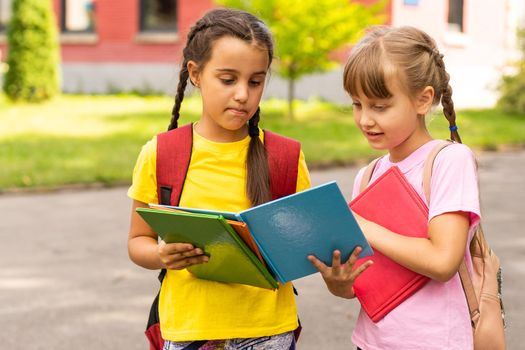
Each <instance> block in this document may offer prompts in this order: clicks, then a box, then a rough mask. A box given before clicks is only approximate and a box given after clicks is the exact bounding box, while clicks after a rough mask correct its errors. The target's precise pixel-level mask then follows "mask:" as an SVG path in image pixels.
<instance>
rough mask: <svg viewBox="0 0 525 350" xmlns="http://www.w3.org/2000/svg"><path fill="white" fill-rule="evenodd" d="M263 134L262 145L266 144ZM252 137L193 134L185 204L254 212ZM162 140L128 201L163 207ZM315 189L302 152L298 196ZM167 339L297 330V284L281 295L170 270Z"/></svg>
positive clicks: (147, 154) (140, 168) (146, 158)
mask: <svg viewBox="0 0 525 350" xmlns="http://www.w3.org/2000/svg"><path fill="white" fill-rule="evenodd" d="M263 135H264V134H263V133H262V132H261V140H263V141H264V137H263ZM249 142H250V137H249V136H248V137H246V138H245V139H243V140H241V141H237V142H229V143H218V142H212V141H209V140H207V139H205V138H203V137H202V136H200V135H198V134H197V133H196V132H195V131H194V132H193V148H192V157H191V161H190V165H189V168H188V173H187V176H186V181H185V183H184V187H183V191H182V194H181V199H180V203H179V204H180V205H181V206H184V207H193V208H208V209H216V210H224V211H232V212H238V211H241V210H244V209H247V208H249V207H250V206H251V205H250V201H249V199H248V198H247V196H246V191H245V187H246V186H245V184H246V166H245V160H246V156H247V153H248V146H249ZM156 155H157V139H156V137H154V138H153V139H152V140H151V141H149V142H148V143H146V144H145V145H144V146H143V148H142V151H141V153H140V155H139V157H138V160H137V163H136V165H135V169H134V171H133V184H132V185H131V187H130V188H129V190H128V196H129V197H131V198H133V199H135V200H138V201H141V202H144V203H158V199H157V181H156ZM308 187H310V177H309V174H308V169H307V167H306V163H305V160H304V155H303V153H302V152H301V154H300V158H299V169H298V174H297V191H302V190H304V189H307V188H308ZM159 313H160V321H161V322H160V325H161V333H162V337H163V338H164V339H167V340H171V341H189V340H211V339H230V338H252V337H261V336H267V335H274V334H279V333H283V332H287V331H291V330H293V329H295V328H296V327H297V309H296V305H295V298H294V295H293V288H292V284H291V283H286V284H284V285H280V287H279V289H277V290H276V291H273V290H267V289H263V288H256V287H251V286H247V285H241V284H235V283H221V282H214V281H207V280H203V279H198V278H195V277H194V276H193V275H192V274H191V273H189V272H188V271H187V270H182V271H179V270H168V272H167V274H166V277H165V278H164V281H163V283H162V287H161V292H160V302H159Z"/></svg>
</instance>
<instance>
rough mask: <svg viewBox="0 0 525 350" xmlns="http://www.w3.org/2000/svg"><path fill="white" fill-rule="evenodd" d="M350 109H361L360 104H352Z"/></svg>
mask: <svg viewBox="0 0 525 350" xmlns="http://www.w3.org/2000/svg"><path fill="white" fill-rule="evenodd" d="M352 107H353V108H354V109H360V108H361V104H360V103H359V102H352Z"/></svg>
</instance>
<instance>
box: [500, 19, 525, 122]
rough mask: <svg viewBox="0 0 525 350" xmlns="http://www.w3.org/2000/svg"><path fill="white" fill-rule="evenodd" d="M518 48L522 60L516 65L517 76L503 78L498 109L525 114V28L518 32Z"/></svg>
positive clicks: (511, 75)
mask: <svg viewBox="0 0 525 350" xmlns="http://www.w3.org/2000/svg"><path fill="white" fill-rule="evenodd" d="M518 47H519V49H520V51H521V59H520V60H519V61H517V62H516V63H515V64H514V68H515V69H516V70H515V74H504V75H503V76H502V78H501V83H500V85H499V91H500V93H501V95H500V98H499V100H498V107H500V108H501V109H503V110H504V111H505V112H514V113H520V114H525V27H523V28H521V29H519V30H518Z"/></svg>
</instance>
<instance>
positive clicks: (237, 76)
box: [128, 9, 310, 350]
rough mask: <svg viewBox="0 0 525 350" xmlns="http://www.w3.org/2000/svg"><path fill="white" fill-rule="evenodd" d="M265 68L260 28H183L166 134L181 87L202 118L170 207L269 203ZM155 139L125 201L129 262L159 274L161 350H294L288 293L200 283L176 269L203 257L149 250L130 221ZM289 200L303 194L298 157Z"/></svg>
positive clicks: (237, 21)
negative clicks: (198, 101)
mask: <svg viewBox="0 0 525 350" xmlns="http://www.w3.org/2000/svg"><path fill="white" fill-rule="evenodd" d="M272 58H273V43H272V38H271V34H270V32H269V30H268V28H267V27H266V26H265V25H264V23H263V22H261V21H260V20H259V19H258V18H256V17H254V16H253V15H251V14H249V13H246V12H242V11H237V10H231V9H215V10H212V11H210V12H208V13H207V14H206V15H205V16H204V17H202V18H201V19H200V20H199V21H197V23H196V24H195V25H194V26H193V27H192V28H191V30H190V32H189V33H188V37H187V43H186V47H185V48H184V50H183V61H182V64H181V71H180V80H179V85H178V89H177V95H176V97H175V106H174V107H173V118H172V120H171V123H170V127H169V129H170V130H171V129H174V128H177V121H178V118H179V110H180V106H181V103H182V100H183V98H184V90H185V88H186V85H187V82H188V79H189V81H190V82H191V84H192V85H194V86H195V87H196V88H197V89H199V90H200V93H201V97H202V115H201V118H200V120H199V121H198V122H197V123H196V124H194V126H193V141H192V152H191V160H190V163H189V167H188V171H187V175H186V180H185V182H184V186H183V191H182V193H181V196H180V201H179V205H180V206H184V207H194V208H207V209H217V210H224V211H232V212H238V211H241V210H244V209H247V208H249V207H251V206H254V205H259V204H262V203H264V202H267V201H269V200H270V199H271V192H270V186H269V175H268V159H267V154H266V151H265V147H264V134H263V133H262V132H260V129H259V126H258V123H259V117H260V109H259V103H260V100H261V97H262V93H263V89H264V86H265V82H266V78H267V74H268V71H269V67H270V64H271V61H272ZM156 156H157V138H156V137H154V138H153V139H152V140H150V141H149V142H148V143H146V145H144V147H143V148H142V151H141V153H140V155H139V158H138V160H137V163H136V166H135V169H134V172H133V184H132V186H131V187H130V189H129V191H128V195H129V196H130V197H131V198H132V199H133V207H132V213H131V228H130V232H129V238H128V250H129V256H130V258H131V260H132V261H133V262H135V263H136V264H137V265H139V266H142V267H144V268H147V269H167V273H166V275H165V278H164V280H163V282H162V286H161V292H160V299H159V315H160V329H161V333H162V338H163V339H164V349H166V350H179V349H197V348H199V347H198V346H196V344H197V343H196V341H201V342H199V344H204V345H202V346H201V347H200V348H201V349H245V348H249V349H253V350H257V349H265V350H271V349H276V350H288V349H293V348H294V344H295V342H294V337H293V330H294V329H296V328H297V327H298V323H297V310H296V305H295V300H294V296H293V287H292V285H291V283H286V284H284V285H280V286H279V288H278V289H277V290H275V291H272V290H266V289H262V288H256V287H251V286H247V285H241V284H229V283H221V282H214V281H208V280H202V279H198V278H196V277H194V276H193V275H192V274H191V273H189V272H188V271H187V270H186V268H187V267H189V266H192V265H195V264H205V263H206V262H207V261H208V257H207V256H205V255H204V254H203V252H202V250H201V249H199V248H194V247H193V246H192V245H191V244H186V243H171V244H166V243H164V242H163V241H158V236H157V234H156V233H155V232H153V231H152V230H151V228H150V227H149V226H148V225H147V224H146V223H145V222H144V221H143V220H142V219H141V218H140V216H139V215H138V214H137V213H136V212H135V209H136V208H137V207H147V203H158V202H159V199H158V195H157V180H156V178H157V174H156V171H157V167H156ZM298 163H299V164H298V174H297V185H296V191H301V190H304V189H306V188H308V187H309V186H310V179H309V175H308V170H307V168H306V164H305V161H304V156H303V153H302V152H300V156H299V160H298Z"/></svg>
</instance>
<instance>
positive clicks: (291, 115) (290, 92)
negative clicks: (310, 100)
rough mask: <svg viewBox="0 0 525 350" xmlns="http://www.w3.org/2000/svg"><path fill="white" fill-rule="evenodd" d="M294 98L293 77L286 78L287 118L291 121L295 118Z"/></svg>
mask: <svg viewBox="0 0 525 350" xmlns="http://www.w3.org/2000/svg"><path fill="white" fill-rule="evenodd" d="M294 99H295V79H292V78H290V79H288V119H289V120H291V121H293V120H294V119H295V115H294V109H293V100H294Z"/></svg>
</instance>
